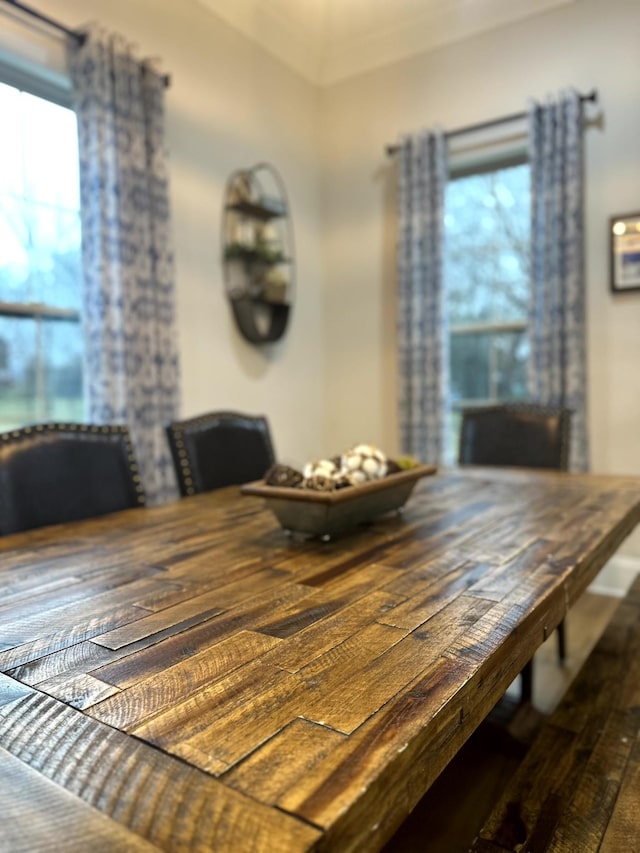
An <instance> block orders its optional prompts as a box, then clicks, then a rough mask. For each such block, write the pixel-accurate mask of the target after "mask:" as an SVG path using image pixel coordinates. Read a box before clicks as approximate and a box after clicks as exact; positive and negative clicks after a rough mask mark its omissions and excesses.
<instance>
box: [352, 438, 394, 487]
mask: <svg viewBox="0 0 640 853" xmlns="http://www.w3.org/2000/svg"><path fill="white" fill-rule="evenodd" d="M342 474H343V475H344V476H346V477H348V479H349V480H350V482H351V483H353V485H354V486H355V485H359V484H361V483H366V482H368V481H369V480H379V479H380V478H381V477H385V476H386V474H387V457H386V455H385V454H384V453H383V452H382V450H380V449H379V448H377V447H375V446H374V445H373V444H358V445H357V446H356V447H353V448H352V449H351V450H347V452H346V453H344V454H343V455H342Z"/></svg>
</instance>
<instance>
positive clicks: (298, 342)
mask: <svg viewBox="0 0 640 853" xmlns="http://www.w3.org/2000/svg"><path fill="white" fill-rule="evenodd" d="M34 5H35V4H34ZM37 5H38V8H40V9H42V11H44V12H46V14H48V15H50V16H52V17H54V18H56V19H57V20H60V21H62V22H64V23H65V24H66V25H67V26H69V27H77V26H81V25H82V24H84V23H86V22H87V21H92V20H93V21H98V22H99V23H100V24H102V25H103V26H104V27H105V28H108V29H110V30H114V31H117V32H120V33H122V34H125V35H126V36H127V38H128V39H129V40H130V41H131V42H133V43H135V44H136V45H137V50H138V53H139V55H140V56H141V57H143V56H155V57H159V58H160V59H161V62H162V68H163V69H164V70H165V71H166V72H168V73H169V74H170V75H171V87H170V89H169V90H168V92H167V100H166V109H167V119H166V122H167V136H168V148H169V158H170V180H171V199H172V210H173V224H174V235H175V241H174V242H175V255H176V273H177V303H178V304H177V308H178V323H179V339H180V354H181V363H182V387H183V401H182V413H183V414H184V415H194V414H198V413H200V412H204V411H207V410H210V409H214V408H215V409H218V408H232V409H239V410H241V411H246V412H253V413H264V414H266V415H267V416H268V417H269V420H270V423H271V428H272V432H273V435H274V440H275V444H276V450H277V451H278V453H279V455H280V456H281V457H282V458H283V459H285V460H290V461H292V462H296V463H299V464H302V463H303V462H304V461H306V460H307V459H308V458H310V457H311V456H315V455H318V454H320V453H322V451H323V448H324V435H323V423H324V421H323V418H324V405H323V403H324V401H323V393H324V385H323V372H324V356H323V353H324V320H323V302H322V293H321V287H322V260H321V235H320V213H319V163H318V145H317V134H318V120H319V114H318V92H317V89H316V88H315V87H314V86H312V85H311V84H309V83H306V82H305V81H303V80H302V79H301V78H300V77H299V76H297V75H296V74H295V73H294V72H292V71H289V70H288V69H287V68H285V67H284V66H283V65H282V64H281V63H280V62H279V61H277V60H276V59H274V58H273V57H272V56H270V55H269V54H267V53H266V52H264V51H263V50H261V49H260V48H259V47H257V46H256V45H255V44H254V43H253V42H250V41H249V40H248V39H246V38H244V37H243V36H241V35H240V34H239V33H237V32H236V31H235V30H233V29H231V28H230V27H229V26H227V25H226V24H224V23H223V22H222V21H221V20H220V19H219V18H217V17H216V16H215V15H213V14H212V13H210V12H208V11H207V10H205V9H204V8H202V7H201V6H200V5H199V4H197V3H192V2H186V1H185V0H181V2H170V0H153V1H152V0H109V2H108V3H105V2H100V0H85V2H83V3H78V2H74V0H48V2H47V3H43V2H40V3H39V4H37ZM265 160H266V161H269V162H271V163H273V164H274V165H275V166H276V168H277V169H278V170H279V172H280V174H281V175H282V177H283V179H284V181H285V183H286V186H287V191H288V194H289V198H290V202H291V208H292V214H293V223H294V229H295V241H296V246H297V256H298V265H297V286H296V294H295V304H294V309H293V316H292V320H291V323H290V327H289V329H288V330H287V332H286V334H285V337H284V338H283V339H282V341H280V342H278V343H276V344H271V345H269V346H268V347H264V348H257V347H255V346H252V345H250V344H249V343H247V342H246V341H245V340H244V339H243V338H242V336H241V335H240V333H239V332H238V331H237V329H236V327H235V322H234V321H233V318H232V316H231V313H230V308H229V305H228V303H227V301H226V297H225V292H224V284H223V278H222V269H221V264H220V224H221V211H222V204H223V192H224V187H225V181H226V180H227V177H228V176H229V174H230V173H231V172H232V171H233V170H235V169H238V168H241V167H247V166H251V165H253V164H254V163H256V162H258V161H265Z"/></svg>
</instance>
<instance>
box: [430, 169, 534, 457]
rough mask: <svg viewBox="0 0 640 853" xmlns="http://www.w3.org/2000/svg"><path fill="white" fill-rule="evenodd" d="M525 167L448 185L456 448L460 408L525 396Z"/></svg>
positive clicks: (457, 179)
mask: <svg viewBox="0 0 640 853" xmlns="http://www.w3.org/2000/svg"><path fill="white" fill-rule="evenodd" d="M529 180H530V170H529V165H528V163H526V162H523V161H522V158H521V159H520V162H516V163H515V164H514V163H512V162H510V163H508V164H506V165H504V166H498V167H495V166H494V167H493V168H491V169H490V170H483V171H476V172H471V173H469V172H468V171H467V172H465V173H462V174H459V175H458V176H456V174H455V173H454V174H453V175H452V179H451V180H450V181H449V183H448V185H447V191H446V197H445V259H444V276H445V283H446V290H447V300H448V311H449V321H450V351H451V361H450V375H451V391H452V400H453V415H454V417H453V422H454V429H455V435H454V444H453V446H454V447H456V446H457V431H458V427H459V412H460V410H461V409H462V408H464V407H465V406H470V405H480V404H483V403H494V402H498V401H501V400H520V399H524V398H525V397H526V396H527V359H528V355H529V344H528V338H527V319H528V316H527V315H528V309H529V289H530V285H529V244H530V186H529Z"/></svg>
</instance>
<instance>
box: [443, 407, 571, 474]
mask: <svg viewBox="0 0 640 853" xmlns="http://www.w3.org/2000/svg"><path fill="white" fill-rule="evenodd" d="M570 424H571V411H570V410H569V409H566V408H563V407H561V406H541V405H536V404H531V403H514V404H505V405H498V406H485V407H482V408H474V409H464V410H463V412H462V425H461V429H460V452H459V456H458V461H459V462H460V464H461V465H499V466H514V467H523V468H553V469H556V470H559V471H566V470H567V469H568V467H569V443H570Z"/></svg>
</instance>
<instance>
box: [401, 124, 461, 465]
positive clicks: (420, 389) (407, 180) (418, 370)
mask: <svg viewBox="0 0 640 853" xmlns="http://www.w3.org/2000/svg"><path fill="white" fill-rule="evenodd" d="M446 176H447V153H446V140H445V138H444V134H443V133H441V132H440V131H425V132H422V133H420V134H415V135H412V136H407V137H404V138H403V139H402V141H401V144H400V147H399V155H398V198H399V224H398V228H399V235H398V366H399V427H400V444H401V451H402V452H403V453H407V454H411V455H413V456H416V457H417V458H418V459H420V460H421V461H424V462H432V463H442V462H444V461H445V460H446V457H447V455H448V450H449V448H448V444H449V427H448V421H449V329H448V320H447V312H446V305H445V294H444V286H443V236H444V190H445V184H446Z"/></svg>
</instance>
